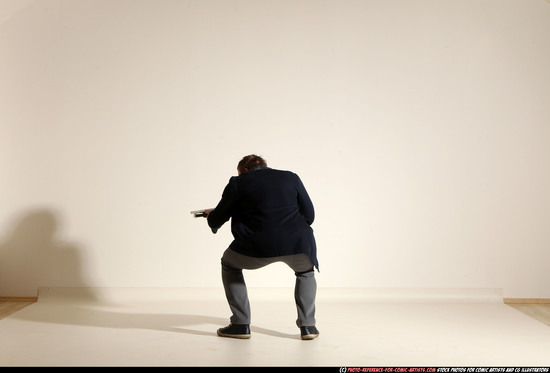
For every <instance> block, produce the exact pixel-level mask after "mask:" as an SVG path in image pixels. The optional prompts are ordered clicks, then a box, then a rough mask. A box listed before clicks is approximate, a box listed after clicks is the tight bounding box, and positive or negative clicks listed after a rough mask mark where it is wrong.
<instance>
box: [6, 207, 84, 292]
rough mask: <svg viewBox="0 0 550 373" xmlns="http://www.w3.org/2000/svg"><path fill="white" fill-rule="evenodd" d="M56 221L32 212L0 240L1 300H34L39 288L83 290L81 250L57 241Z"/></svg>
mask: <svg viewBox="0 0 550 373" xmlns="http://www.w3.org/2000/svg"><path fill="white" fill-rule="evenodd" d="M58 235H59V219H58V217H57V215H56V214H55V213H54V212H53V211H51V210H48V209H36V210H31V211H29V212H26V213H25V214H23V215H22V216H21V217H20V218H19V219H17V220H16V221H15V223H14V225H13V226H12V227H11V229H8V231H7V232H5V233H4V234H3V235H2V236H0V296H9V297H16V296H21V297H27V296H32V297H34V296H36V295H37V289H38V288H39V287H85V286H86V283H85V281H84V278H83V272H82V271H83V268H82V258H81V250H80V248H79V247H78V246H76V245H75V244H72V243H70V242H66V241H63V240H61V239H60V238H59V237H58Z"/></svg>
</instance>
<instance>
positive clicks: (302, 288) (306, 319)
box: [294, 270, 317, 327]
mask: <svg viewBox="0 0 550 373" xmlns="http://www.w3.org/2000/svg"><path fill="white" fill-rule="evenodd" d="M316 294H317V281H316V280H315V272H314V271H313V270H311V271H308V272H301V273H299V272H296V285H295V288H294V299H295V301H296V308H297V310H298V319H297V320H296V325H298V327H300V326H315V296H316Z"/></svg>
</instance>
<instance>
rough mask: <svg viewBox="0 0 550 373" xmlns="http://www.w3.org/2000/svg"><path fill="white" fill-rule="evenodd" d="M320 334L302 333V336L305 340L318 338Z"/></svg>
mask: <svg viewBox="0 0 550 373" xmlns="http://www.w3.org/2000/svg"><path fill="white" fill-rule="evenodd" d="M318 336H319V334H306V335H302V336H301V337H302V339H303V340H304V341H309V340H311V339H315V338H317V337H318Z"/></svg>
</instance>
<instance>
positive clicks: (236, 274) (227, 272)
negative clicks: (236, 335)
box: [222, 261, 250, 324]
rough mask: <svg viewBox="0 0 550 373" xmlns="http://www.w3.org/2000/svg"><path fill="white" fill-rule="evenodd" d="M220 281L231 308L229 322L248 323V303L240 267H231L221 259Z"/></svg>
mask: <svg viewBox="0 0 550 373" xmlns="http://www.w3.org/2000/svg"><path fill="white" fill-rule="evenodd" d="M222 282H223V287H224V290H225V297H226V298H227V303H228V304H229V308H230V309H231V313H232V315H231V317H230V320H231V324H250V303H249V301H248V291H247V289H246V283H245V282H244V276H243V271H242V269H237V268H232V267H229V266H228V265H226V264H225V263H223V261H222Z"/></svg>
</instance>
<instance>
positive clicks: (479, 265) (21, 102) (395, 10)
mask: <svg viewBox="0 0 550 373" xmlns="http://www.w3.org/2000/svg"><path fill="white" fill-rule="evenodd" d="M4 1H7V0H4ZM13 3H14V2H12V4H13ZM4 4H5V5H10V4H9V3H8V2H4ZM23 5H25V6H22V5H21V3H19V6H12V7H10V6H4V8H0V9H3V10H6V9H7V10H8V11H10V12H11V13H9V14H6V13H5V14H3V15H2V17H1V18H0V20H1V21H2V24H0V79H1V82H0V130H1V137H0V175H1V180H2V181H1V183H0V188H1V190H0V206H1V208H0V295H3V296H24V295H34V294H36V288H37V287H38V286H97V287H196V286H206V287H218V286H221V280H220V276H219V272H220V269H219V258H220V256H221V254H222V252H223V250H224V249H225V248H226V247H227V245H228V244H229V242H230V240H231V234H230V230H229V226H228V225H227V226H224V227H223V228H222V229H221V230H220V232H219V233H218V234H217V235H212V234H211V233H210V231H209V229H208V228H207V226H206V224H205V222H204V221H203V220H202V219H193V218H192V217H191V215H190V214H189V211H190V210H194V209H199V208H205V207H210V206H214V205H215V204H216V203H217V202H218V200H219V198H220V196H221V192H222V190H223V187H224V186H225V184H226V182H227V181H228V179H229V177H230V176H231V175H235V173H236V170H235V168H236V164H237V162H238V160H239V159H240V158H241V157H242V156H244V155H246V154H250V153H257V154H260V155H263V156H264V157H265V158H266V159H267V161H268V164H269V165H270V166H272V167H274V168H280V169H290V170H293V171H295V172H297V173H298V174H299V175H300V176H301V177H302V179H303V181H304V183H305V185H306V187H307V188H308V191H309V192H310V194H311V197H312V199H313V201H314V204H315V207H316V210H317V220H316V222H315V223H314V229H315V232H316V237H317V241H318V246H319V260H320V266H321V273H320V274H319V275H318V276H317V278H318V283H319V285H320V286H325V287H381V288H386V287H390V288H393V287H399V288H407V287H411V288H417V287H420V288H503V289H504V296H505V297H540V298H543V297H546V298H549V297H550V277H549V275H548V270H547V266H548V262H549V261H550V252H549V250H548V249H549V247H550V229H548V227H549V226H550V198H549V192H548V191H549V190H550V167H549V166H550V163H549V161H550V146H549V144H550V69H549V66H550V49H549V48H548V46H549V45H550V4H548V3H547V2H545V1H543V0H521V1H520V0H476V1H463V0H452V1H451V0H449V1H436V0H417V1H410V0H379V1H375V0H357V1H351V0H329V1H322V0H277V1H274V0H249V1H246V0H195V1H192V0H37V1H27V2H26V3H24V4H23ZM247 279H248V282H249V285H250V286H292V285H293V281H294V280H293V275H292V272H291V271H288V270H286V269H285V268H284V267H282V265H281V266H278V265H275V266H273V267H270V268H266V269H265V270H262V271H255V272H248V273H247Z"/></svg>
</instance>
